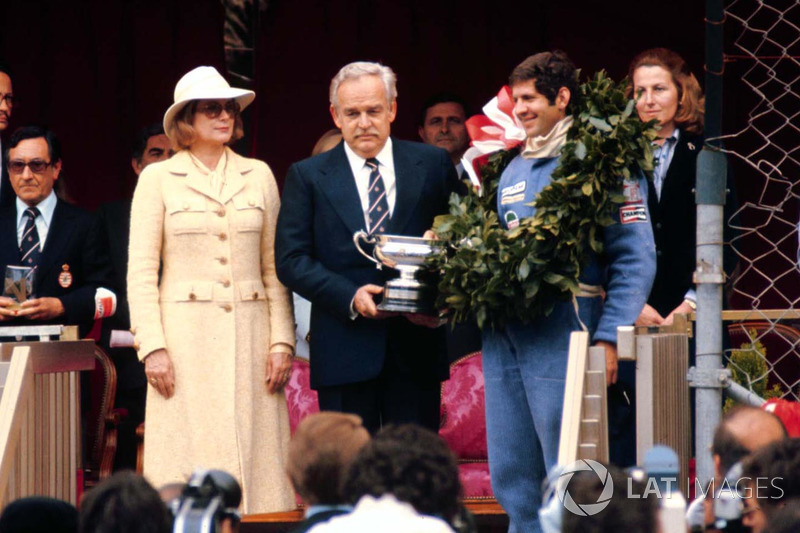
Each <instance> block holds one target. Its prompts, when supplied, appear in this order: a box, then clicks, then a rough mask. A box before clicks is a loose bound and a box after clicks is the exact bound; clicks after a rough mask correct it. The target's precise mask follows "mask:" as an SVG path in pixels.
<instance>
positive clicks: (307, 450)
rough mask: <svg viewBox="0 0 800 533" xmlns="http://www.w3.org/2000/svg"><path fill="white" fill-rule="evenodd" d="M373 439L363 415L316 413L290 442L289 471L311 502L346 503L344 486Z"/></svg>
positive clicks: (300, 490)
mask: <svg viewBox="0 0 800 533" xmlns="http://www.w3.org/2000/svg"><path fill="white" fill-rule="evenodd" d="M367 442H369V433H368V432H367V430H366V429H364V426H362V425H361V417H359V416H356V415H351V414H345V413H331V412H324V411H323V412H321V413H316V414H313V415H311V416H309V417H307V418H305V419H303V421H302V422H300V424H299V425H298V426H297V430H296V431H295V434H294V437H292V442H291V444H290V445H289V456H288V461H287V466H286V473H287V474H288V475H289V479H290V480H291V481H292V485H293V486H294V490H296V491H297V493H298V494H299V495H300V497H301V498H302V499H303V501H304V502H305V503H306V504H307V505H316V504H323V505H336V504H341V503H344V498H343V496H342V487H343V485H344V481H345V477H346V474H347V471H348V469H349V467H350V464H351V463H352V462H353V459H355V457H356V454H357V453H358V452H359V450H361V448H362V447H363V446H364V445H365V444H366V443H367Z"/></svg>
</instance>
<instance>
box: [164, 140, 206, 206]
mask: <svg viewBox="0 0 800 533" xmlns="http://www.w3.org/2000/svg"><path fill="white" fill-rule="evenodd" d="M167 170H169V172H170V174H174V175H176V176H183V177H184V178H185V179H186V185H187V186H188V187H189V188H190V189H194V190H195V191H197V192H199V193H200V194H202V195H203V196H208V197H209V198H211V199H212V200H215V201H217V200H218V196H217V194H215V193H214V192H213V191H212V190H211V184H210V183H209V181H208V176H206V175H205V174H203V173H202V172H200V171H199V170H197V167H195V166H194V163H192V158H191V156H190V155H189V150H181V151H180V152H178V153H177V154H175V155H174V156H172V157H171V158H170V159H168V160H167Z"/></svg>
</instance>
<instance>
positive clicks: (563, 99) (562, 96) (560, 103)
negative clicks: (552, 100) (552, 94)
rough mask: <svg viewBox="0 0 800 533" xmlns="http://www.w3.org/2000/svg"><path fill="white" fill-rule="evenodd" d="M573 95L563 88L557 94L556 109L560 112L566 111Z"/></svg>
mask: <svg viewBox="0 0 800 533" xmlns="http://www.w3.org/2000/svg"><path fill="white" fill-rule="evenodd" d="M570 96H572V94H571V93H570V91H569V89H567V88H566V87H561V88H560V89H559V90H558V93H557V94H556V107H557V108H558V109H559V110H560V111H566V110H567V106H568V105H569V99H570Z"/></svg>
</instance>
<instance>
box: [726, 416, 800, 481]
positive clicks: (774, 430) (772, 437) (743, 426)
mask: <svg viewBox="0 0 800 533" xmlns="http://www.w3.org/2000/svg"><path fill="white" fill-rule="evenodd" d="M787 436H788V435H787V434H786V428H785V427H784V426H783V423H782V422H781V421H780V419H779V418H778V417H777V416H775V415H774V414H772V413H768V412H766V411H764V410H763V409H759V408H757V407H751V406H746V405H742V406H737V407H734V408H733V409H731V410H730V411H728V412H727V413H725V416H723V417H722V421H720V424H719V426H717V428H716V430H715V431H714V439H713V441H712V444H711V453H712V454H713V457H714V476H715V480H716V482H717V483H718V484H719V483H720V482H721V481H722V479H723V477H724V476H725V474H726V473H727V472H728V471H729V470H730V469H731V467H732V466H733V465H734V464H736V463H737V462H739V461H741V460H742V459H743V458H744V457H746V456H747V455H749V454H751V453H753V452H754V451H756V450H759V449H761V448H763V447H765V446H767V445H768V444H771V443H773V442H776V441H779V440H783V439H785V438H787Z"/></svg>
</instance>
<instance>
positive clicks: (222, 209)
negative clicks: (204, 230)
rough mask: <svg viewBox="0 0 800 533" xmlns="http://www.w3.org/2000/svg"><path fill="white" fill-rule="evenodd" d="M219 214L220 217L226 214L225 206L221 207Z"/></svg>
mask: <svg viewBox="0 0 800 533" xmlns="http://www.w3.org/2000/svg"><path fill="white" fill-rule="evenodd" d="M217 216H218V217H224V216H225V208H224V207H222V208H220V210H219V211H217Z"/></svg>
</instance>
